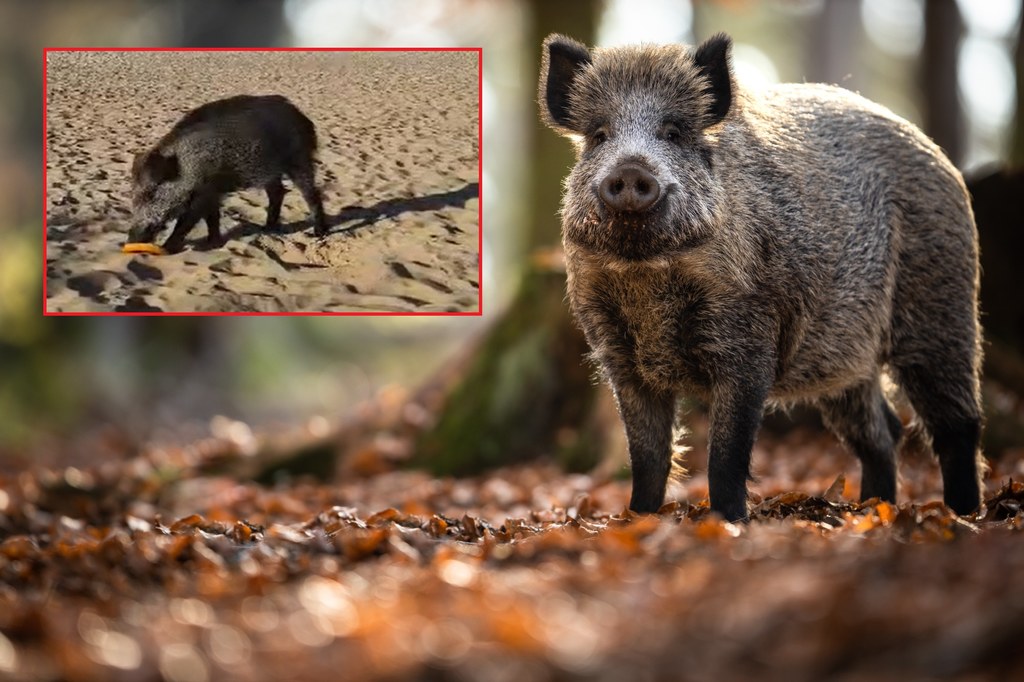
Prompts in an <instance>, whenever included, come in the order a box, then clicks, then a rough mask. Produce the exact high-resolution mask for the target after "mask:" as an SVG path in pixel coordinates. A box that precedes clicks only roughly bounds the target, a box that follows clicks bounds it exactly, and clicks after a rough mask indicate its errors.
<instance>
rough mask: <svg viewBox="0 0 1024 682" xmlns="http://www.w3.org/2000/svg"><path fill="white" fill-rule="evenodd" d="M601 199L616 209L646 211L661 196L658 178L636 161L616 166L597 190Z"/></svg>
mask: <svg viewBox="0 0 1024 682" xmlns="http://www.w3.org/2000/svg"><path fill="white" fill-rule="evenodd" d="M597 193H598V196H600V197H601V201H603V202H604V203H605V205H606V206H608V208H610V209H612V210H614V211H623V212H632V213H638V212H640V211H646V210H647V209H649V208H650V207H651V206H654V204H656V203H657V201H658V199H660V198H661V185H660V184H658V179H657V178H655V177H654V175H653V174H652V173H651V172H650V171H649V170H647V169H646V168H644V167H642V166H639V165H637V164H635V163H624V164H621V165H619V166H616V167H615V168H614V169H612V171H611V172H610V173H609V174H608V175H607V176H606V177H605V179H604V180H602V181H601V185H600V186H599V187H598V190H597Z"/></svg>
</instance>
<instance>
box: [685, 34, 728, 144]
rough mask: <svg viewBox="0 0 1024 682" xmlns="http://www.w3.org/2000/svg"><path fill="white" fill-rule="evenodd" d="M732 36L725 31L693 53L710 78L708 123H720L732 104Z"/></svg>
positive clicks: (708, 40)
mask: <svg viewBox="0 0 1024 682" xmlns="http://www.w3.org/2000/svg"><path fill="white" fill-rule="evenodd" d="M730 47H732V38H730V37H729V36H727V35H726V34H724V33H716V34H715V35H713V36H711V37H710V38H708V39H707V40H706V41H704V42H703V43H702V44H701V45H700V47H698V48H697V50H696V52H694V54H693V61H694V62H695V63H696V64H697V68H699V69H700V70H701V72H702V73H703V74H704V76H705V77H706V78H707V79H708V89H707V93H708V94H709V95H711V100H712V101H711V110H710V111H709V112H708V113H709V114H710V116H711V120H710V121H709V122H708V125H714V124H715V123H718V122H719V121H721V120H722V119H723V118H725V115H726V114H728V113H729V107H731V106H732V75H731V74H730V72H729V48H730Z"/></svg>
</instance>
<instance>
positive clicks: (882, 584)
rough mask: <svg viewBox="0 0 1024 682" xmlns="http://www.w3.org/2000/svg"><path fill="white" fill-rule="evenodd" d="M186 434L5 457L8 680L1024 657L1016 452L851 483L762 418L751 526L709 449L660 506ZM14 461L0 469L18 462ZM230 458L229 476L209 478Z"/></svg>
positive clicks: (843, 469)
mask: <svg viewBox="0 0 1024 682" xmlns="http://www.w3.org/2000/svg"><path fill="white" fill-rule="evenodd" d="M215 433H217V436H215V437H210V438H208V439H206V440H202V441H199V442H195V443H192V444H190V445H187V446H183V447H182V446H173V447H172V446H161V445H156V444H154V445H150V446H148V447H144V448H142V449H141V452H140V451H139V450H137V449H131V448H128V449H124V448H121V449H119V448H118V447H117V446H115V445H110V446H109V447H110V452H96V453H95V456H94V457H93V458H92V461H93V462H98V461H103V462H104V463H102V464H97V465H90V466H82V465H80V464H79V463H76V464H77V465H76V466H67V465H64V466H47V467H45V468H44V467H41V466H29V467H11V468H10V469H9V470H8V471H3V472H0V485H2V487H0V677H3V678H4V679H14V680H50V679H62V680H153V679H166V680H172V681H174V682H185V681H195V680H199V681H206V680H280V679H296V680H300V679H301V680H404V679H423V680H426V679H430V680H438V679H452V680H480V681H484V680H486V681H503V680H508V681H510V682H511V681H513V680H514V681H520V680H579V679H599V680H626V679H629V680H686V679H693V680H708V679H716V680H749V679H786V680H820V679H841V680H867V679H871V680H932V679H962V680H984V679H1019V676H1020V675H1021V671H1022V670H1024V647H1022V646H1021V642H1022V641H1024V534H1022V529H1024V514H1022V511H1021V504H1022V502H1024V485H1022V484H1021V483H1020V482H1019V481H1021V480H1024V450H1020V451H1011V452H1009V453H1008V454H1007V455H1005V456H1004V457H1002V458H1001V459H1000V460H999V461H997V462H994V463H993V468H992V470H991V472H989V474H988V480H987V487H988V490H987V493H986V502H985V506H984V508H983V509H982V510H980V511H979V512H978V513H977V514H976V515H974V516H971V517H967V518H958V517H956V516H954V515H952V514H951V513H950V512H948V511H947V510H946V509H945V508H944V507H943V505H942V504H941V503H940V502H938V501H937V500H938V497H939V491H940V481H939V477H938V473H937V467H936V466H935V463H934V461H932V460H931V458H930V457H929V456H925V455H923V454H914V453H907V454H905V456H904V457H903V461H902V462H901V490H900V503H899V504H898V505H890V504H886V503H878V502H877V501H876V502H869V503H866V504H860V503H858V502H856V501H855V499H856V497H855V496H856V489H857V476H858V474H857V467H856V464H855V461H854V460H853V458H852V457H850V456H849V455H848V454H846V453H845V452H844V451H843V450H842V448H840V447H839V446H838V445H837V444H836V443H835V442H834V441H833V440H832V439H831V438H830V437H828V436H825V435H823V434H820V433H815V432H811V431H804V430H798V431H795V432H792V433H790V434H789V435H787V436H785V437H774V438H773V437H771V436H769V435H765V436H763V437H762V438H761V439H760V440H759V444H758V446H757V449H756V450H755V469H756V473H757V475H758V480H757V481H756V483H754V484H752V517H751V520H750V522H749V523H746V524H729V523H724V522H722V521H720V520H718V519H717V518H715V517H714V516H712V515H710V514H709V512H708V509H707V505H706V488H707V485H706V478H705V477H704V476H703V474H702V473H701V472H702V471H703V468H704V464H703V462H702V461H701V456H702V455H701V454H700V453H699V452H697V453H695V456H694V458H693V460H692V461H691V466H692V467H693V474H692V476H691V477H690V478H688V479H687V480H685V481H683V482H682V483H681V484H679V485H677V486H674V487H673V489H672V490H671V491H670V495H669V499H670V500H672V501H670V502H668V503H667V504H666V505H665V506H664V508H663V509H662V510H661V512H660V513H659V514H657V515H650V516H637V515H635V514H632V513H630V512H628V511H626V510H625V507H626V504H627V502H628V495H629V482H628V478H627V477H623V476H619V475H615V474H614V473H613V475H598V474H593V475H580V474H566V473H564V472H561V471H559V470H558V469H556V468H555V467H554V466H552V465H550V464H545V463H543V462H535V463H529V464H523V465H522V466H516V467H510V468H505V469H500V470H495V471H492V472H490V473H487V474H484V475H481V476H478V477H473V478H434V477H432V476H430V475H429V474H427V473H424V472H419V471H409V470H403V469H401V468H400V467H397V466H396V465H395V453H396V451H400V450H401V448H396V447H395V443H394V442H393V440H389V439H388V438H386V437H383V436H381V437H379V438H376V439H370V440H368V441H366V443H367V444H366V445H365V446H364V447H360V448H358V451H357V452H356V453H355V454H353V455H351V456H350V457H349V458H348V459H347V460H346V461H345V462H342V463H341V464H340V466H339V469H338V471H337V473H336V480H334V481H332V482H318V481H315V480H313V479H309V478H307V479H303V478H301V477H298V478H291V479H287V478H281V479H280V480H279V481H278V482H277V483H275V484H273V485H261V484H258V483H255V482H253V480H251V479H247V478H245V477H242V476H238V475H230V474H228V473H225V472H229V471H231V470H232V469H233V467H235V465H236V464H237V463H239V462H244V461H245V460H246V459H247V458H252V457H254V456H256V455H255V454H254V453H256V452H257V451H258V450H259V449H260V448H261V447H262V446H261V445H260V440H259V439H258V438H255V437H253V436H252V435H251V432H250V431H249V430H248V428H247V427H246V426H245V425H244V424H239V423H224V422H223V421H222V422H221V423H220V424H219V426H218V427H217V429H215ZM8 461H9V460H8ZM216 472H220V473H216Z"/></svg>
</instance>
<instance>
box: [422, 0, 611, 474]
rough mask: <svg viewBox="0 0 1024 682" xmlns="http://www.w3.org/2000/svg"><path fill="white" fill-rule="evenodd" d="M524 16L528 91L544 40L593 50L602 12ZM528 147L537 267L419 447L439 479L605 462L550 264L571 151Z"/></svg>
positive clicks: (546, 6)
mask: <svg viewBox="0 0 1024 682" xmlns="http://www.w3.org/2000/svg"><path fill="white" fill-rule="evenodd" d="M530 8H531V9H532V13H533V14H532V16H533V21H532V24H531V32H530V35H529V38H528V41H527V45H529V47H530V49H532V50H533V51H534V55H535V56H534V59H533V60H532V62H531V68H530V70H529V71H528V72H527V73H528V77H529V78H530V79H531V80H530V82H529V83H528V84H527V89H528V90H529V91H532V90H533V88H534V87H535V85H534V81H533V80H532V79H533V78H534V77H536V74H537V73H538V72H539V68H540V60H539V57H540V46H541V43H542V41H543V39H544V37H545V36H547V34H549V33H552V32H561V33H566V34H568V35H571V36H572V37H574V38H576V39H578V40H580V41H582V42H586V43H591V42H592V41H593V37H594V34H595V29H596V25H597V12H598V10H599V9H600V5H599V4H597V3H585V2H562V3H556V2H547V1H546V0H533V1H532V2H530ZM530 147H531V154H532V159H533V166H532V169H531V177H530V186H529V194H528V196H527V199H526V200H527V201H528V202H529V204H530V205H531V207H532V210H531V212H530V213H529V216H530V218H529V220H530V222H529V225H527V226H525V228H524V232H525V238H526V246H527V247H528V249H529V250H530V251H531V252H532V253H535V254H536V253H538V251H539V250H540V251H543V253H542V254H541V256H542V257H534V258H531V259H529V261H528V264H527V267H526V269H525V272H524V273H523V278H522V280H521V283H520V287H519V291H518V293H517V295H516V296H515V298H514V299H513V301H512V303H511V305H510V306H509V307H508V309H507V310H506V311H505V312H504V313H503V314H502V316H501V317H500V319H499V320H497V322H496V323H495V324H494V325H493V326H492V327H491V328H490V330H489V331H488V332H487V334H486V335H485V336H484V337H483V339H482V340H481V341H480V343H479V345H478V346H477V348H476V349H475V352H474V353H473V355H472V357H471V358H470V359H469V360H468V362H467V366H466V367H465V368H464V369H463V372H464V373H462V374H461V376H460V377H459V378H458V379H457V380H456V381H455V382H454V385H453V386H451V388H450V389H448V391H447V395H446V397H445V398H444V400H443V403H442V408H441V411H440V417H439V419H438V421H437V423H436V424H435V425H434V426H433V427H432V428H430V429H429V430H427V431H426V432H425V433H424V434H422V435H421V437H420V438H419V442H418V443H417V447H416V452H417V455H416V457H415V459H414V462H413V463H414V464H416V465H419V466H424V467H427V468H429V469H431V470H432V471H434V472H435V473H441V474H449V473H469V472H472V471H476V470H480V469H483V468H487V467H492V466H497V465H501V464H507V463H512V462H517V461H522V460H524V459H529V458H533V457H537V456H539V455H551V456H554V457H555V458H556V459H557V460H558V461H560V462H561V463H562V464H564V465H565V466H566V467H567V468H570V469H575V470H584V469H588V468H590V467H592V466H593V465H594V464H596V463H597V461H599V458H600V455H601V454H603V453H602V448H601V447H600V443H599V441H600V434H601V432H602V429H601V428H600V426H599V425H598V424H597V423H596V422H597V421H598V420H596V419H594V418H593V408H594V406H595V404H596V396H597V387H596V386H595V385H594V383H593V381H591V370H590V367H589V366H588V364H587V363H586V361H585V359H584V355H585V353H586V350H587V346H586V341H585V340H584V339H583V335H582V333H581V332H580V331H579V329H578V328H577V327H576V326H575V324H574V323H573V321H572V320H571V318H570V316H569V311H568V309H567V308H566V305H565V301H564V298H565V273H564V272H563V271H562V268H561V267H558V266H557V265H555V264H554V263H555V262H556V261H559V260H560V258H559V257H558V256H557V255H556V254H557V253H558V251H557V247H556V245H557V243H558V238H559V234H560V231H561V230H560V225H559V220H558V206H559V203H560V201H561V188H562V179H563V178H564V177H565V175H566V173H567V172H568V169H569V167H570V166H571V165H572V163H573V157H572V153H571V148H570V145H569V144H568V143H567V142H566V141H565V140H562V139H559V138H558V136H557V135H555V134H554V133H552V132H551V131H549V130H545V129H544V128H543V127H542V126H541V124H540V123H539V121H538V123H537V124H536V125H535V126H534V128H533V135H532V139H531V142H530Z"/></svg>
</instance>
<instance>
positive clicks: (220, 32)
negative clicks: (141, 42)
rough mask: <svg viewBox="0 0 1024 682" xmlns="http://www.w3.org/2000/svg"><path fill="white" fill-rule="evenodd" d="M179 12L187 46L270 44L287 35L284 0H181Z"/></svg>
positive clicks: (177, 4)
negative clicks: (213, 0) (212, 0)
mask: <svg viewBox="0 0 1024 682" xmlns="http://www.w3.org/2000/svg"><path fill="white" fill-rule="evenodd" d="M175 14H176V18H177V23H178V26H179V31H180V36H178V37H179V38H180V40H174V41H172V42H173V43H174V44H180V45H184V46H186V47H267V46H269V45H278V44H280V42H281V39H282V37H283V36H284V35H285V23H284V0H218V1H217V2H210V1H209V0H177V2H176V3H175Z"/></svg>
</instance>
